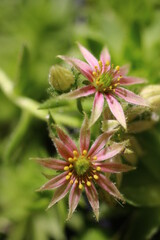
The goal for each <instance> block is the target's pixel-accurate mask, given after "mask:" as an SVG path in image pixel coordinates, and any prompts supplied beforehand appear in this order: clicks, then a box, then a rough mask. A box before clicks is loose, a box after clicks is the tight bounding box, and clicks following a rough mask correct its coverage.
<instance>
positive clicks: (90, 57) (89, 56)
mask: <svg viewBox="0 0 160 240" xmlns="http://www.w3.org/2000/svg"><path fill="white" fill-rule="evenodd" d="M78 46H79V48H80V51H81V53H82V54H83V57H84V58H85V59H86V61H87V62H88V63H89V65H90V66H91V67H92V70H94V69H95V66H97V67H99V64H98V60H97V59H96V58H95V57H94V56H93V55H92V54H91V53H90V52H89V51H88V50H87V49H86V48H85V47H83V46H82V45H81V44H78Z"/></svg>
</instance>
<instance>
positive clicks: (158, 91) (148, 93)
mask: <svg viewBox="0 0 160 240" xmlns="http://www.w3.org/2000/svg"><path fill="white" fill-rule="evenodd" d="M156 95H160V84H157V85H148V86H146V87H144V88H143V89H142V91H141V93H140V96H141V97H143V98H144V99H148V98H150V97H153V96H156Z"/></svg>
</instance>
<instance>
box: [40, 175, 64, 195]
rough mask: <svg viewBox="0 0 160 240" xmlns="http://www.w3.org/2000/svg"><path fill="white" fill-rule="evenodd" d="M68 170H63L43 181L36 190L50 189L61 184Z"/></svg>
mask: <svg viewBox="0 0 160 240" xmlns="http://www.w3.org/2000/svg"><path fill="white" fill-rule="evenodd" d="M67 173H68V172H63V173H61V174H59V175H57V176H56V177H54V178H52V179H51V180H49V181H48V182H47V183H45V184H44V185H43V186H42V187H41V188H40V189H39V190H38V191H43V190H50V189H54V188H57V187H60V186H62V185H63V184H64V183H65V182H66V176H67Z"/></svg>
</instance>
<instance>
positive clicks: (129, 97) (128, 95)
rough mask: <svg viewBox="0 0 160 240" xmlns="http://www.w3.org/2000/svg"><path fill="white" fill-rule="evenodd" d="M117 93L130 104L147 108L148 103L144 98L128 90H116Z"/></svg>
mask: <svg viewBox="0 0 160 240" xmlns="http://www.w3.org/2000/svg"><path fill="white" fill-rule="evenodd" d="M115 93H116V94H117V95H118V96H119V97H121V98H123V99H124V100H125V101H127V102H129V103H132V104H137V105H142V106H147V103H146V101H145V100H144V99H143V98H141V97H140V96H138V95H136V94H135V93H133V92H131V91H129V90H127V89H124V88H116V89H115Z"/></svg>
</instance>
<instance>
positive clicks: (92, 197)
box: [85, 184, 99, 221]
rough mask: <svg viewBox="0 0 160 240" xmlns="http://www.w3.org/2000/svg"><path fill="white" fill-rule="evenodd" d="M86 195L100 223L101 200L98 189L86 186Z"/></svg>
mask: <svg viewBox="0 0 160 240" xmlns="http://www.w3.org/2000/svg"><path fill="white" fill-rule="evenodd" d="M85 191H86V195H87V198H88V201H89V203H90V205H91V207H92V209H93V212H94V214H95V216H96V219H97V221H98V219H99V200H98V193H97V191H96V188H95V187H94V185H93V184H92V185H91V186H90V187H88V186H85Z"/></svg>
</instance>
